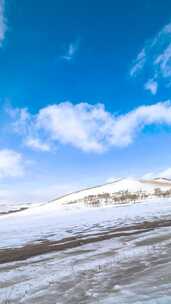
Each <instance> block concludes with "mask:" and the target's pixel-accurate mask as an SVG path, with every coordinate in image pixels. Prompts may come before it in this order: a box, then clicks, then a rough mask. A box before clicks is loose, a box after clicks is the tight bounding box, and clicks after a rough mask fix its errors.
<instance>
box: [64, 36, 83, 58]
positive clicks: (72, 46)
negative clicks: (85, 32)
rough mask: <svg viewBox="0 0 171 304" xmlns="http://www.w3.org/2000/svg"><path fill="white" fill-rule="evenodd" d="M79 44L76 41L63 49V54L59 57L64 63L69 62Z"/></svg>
mask: <svg viewBox="0 0 171 304" xmlns="http://www.w3.org/2000/svg"><path fill="white" fill-rule="evenodd" d="M79 44H80V43H79V41H78V40H76V41H74V42H71V43H70V44H69V45H68V46H67V48H66V49H65V53H64V55H62V56H61V58H62V59H64V60H66V61H71V60H72V59H73V58H74V56H75V55H76V53H77V51H78V49H79Z"/></svg>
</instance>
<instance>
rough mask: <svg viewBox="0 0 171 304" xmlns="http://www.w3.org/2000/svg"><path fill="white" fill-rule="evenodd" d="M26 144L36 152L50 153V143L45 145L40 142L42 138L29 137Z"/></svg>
mask: <svg viewBox="0 0 171 304" xmlns="http://www.w3.org/2000/svg"><path fill="white" fill-rule="evenodd" d="M25 144H26V145H27V146H28V147H31V148H32V149H35V150H40V151H50V145H49V144H48V143H44V142H42V141H41V140H40V138H32V137H28V138H27V139H26V142H25Z"/></svg>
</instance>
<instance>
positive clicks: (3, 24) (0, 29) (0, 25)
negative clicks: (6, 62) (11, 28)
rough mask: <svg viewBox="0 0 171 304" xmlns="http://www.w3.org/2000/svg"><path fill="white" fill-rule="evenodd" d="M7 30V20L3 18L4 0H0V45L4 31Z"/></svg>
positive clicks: (0, 44)
mask: <svg viewBox="0 0 171 304" xmlns="http://www.w3.org/2000/svg"><path fill="white" fill-rule="evenodd" d="M6 31H7V21H6V18H5V0H0V46H2V43H3V41H4V38H5V33H6Z"/></svg>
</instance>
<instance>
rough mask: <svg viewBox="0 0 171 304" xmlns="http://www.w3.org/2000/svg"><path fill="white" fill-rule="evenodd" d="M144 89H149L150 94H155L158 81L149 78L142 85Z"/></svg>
mask: <svg viewBox="0 0 171 304" xmlns="http://www.w3.org/2000/svg"><path fill="white" fill-rule="evenodd" d="M144 88H145V90H147V91H150V92H151V94H152V95H156V93H157V90H158V83H157V82H156V81H155V80H154V79H149V80H148V81H147V82H146V83H145V86H144Z"/></svg>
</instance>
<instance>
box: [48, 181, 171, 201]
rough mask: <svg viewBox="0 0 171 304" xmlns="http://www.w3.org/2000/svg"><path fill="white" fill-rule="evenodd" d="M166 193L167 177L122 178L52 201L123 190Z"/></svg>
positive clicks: (168, 184) (116, 193) (170, 186)
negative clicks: (147, 178) (146, 178)
mask: <svg viewBox="0 0 171 304" xmlns="http://www.w3.org/2000/svg"><path fill="white" fill-rule="evenodd" d="M157 189H158V190H159V191H161V193H165V192H166V191H171V180H168V179H165V178H154V179H150V180H145V179H135V178H121V179H117V180H115V181H114V182H111V183H106V184H103V185H99V186H96V187H91V188H86V189H83V190H80V191H77V192H73V193H70V194H67V195H64V196H62V197H59V198H57V199H55V200H53V201H52V202H54V203H58V204H67V203H78V202H80V201H84V200H87V199H88V198H91V197H95V196H96V197H97V198H99V197H100V196H103V195H106V196H107V195H109V196H112V195H113V196H116V195H118V194H119V193H122V192H126V191H127V192H128V193H131V194H138V193H143V194H145V195H146V196H151V195H154V194H155V192H156V190H157Z"/></svg>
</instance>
